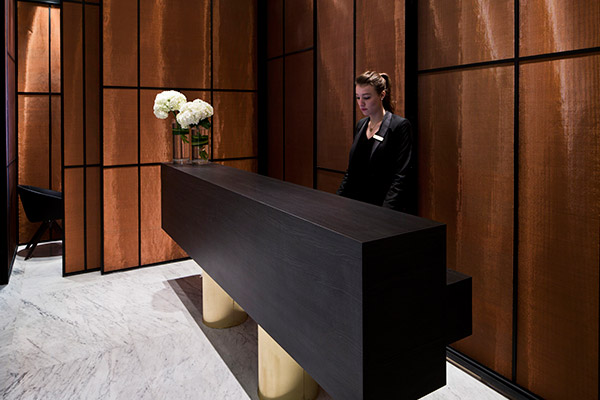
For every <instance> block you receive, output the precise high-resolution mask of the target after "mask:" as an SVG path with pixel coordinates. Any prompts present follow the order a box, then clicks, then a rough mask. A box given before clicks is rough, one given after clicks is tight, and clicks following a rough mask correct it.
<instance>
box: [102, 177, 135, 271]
mask: <svg viewBox="0 0 600 400" xmlns="http://www.w3.org/2000/svg"><path fill="white" fill-rule="evenodd" d="M138 183H139V182H138V169H137V167H125V168H109V169H105V170H104V219H103V227H104V268H103V271H105V272H108V271H115V270H119V269H123V268H129V267H136V266H138V265H140V259H139V241H138V235H139V226H138V222H139V220H138Z"/></svg>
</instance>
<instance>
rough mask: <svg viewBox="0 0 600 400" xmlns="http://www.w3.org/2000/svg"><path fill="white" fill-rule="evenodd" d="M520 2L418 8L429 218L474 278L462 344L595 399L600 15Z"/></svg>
mask: <svg viewBox="0 0 600 400" xmlns="http://www.w3.org/2000/svg"><path fill="white" fill-rule="evenodd" d="M516 4H519V7H518V9H515V3H514V2H512V1H506V2H495V1H483V2H482V1H477V2H476V1H470V0H465V1H460V2H448V1H445V0H434V1H429V2H419V3H418V5H419V8H418V30H419V34H418V41H419V45H418V66H419V81H418V84H419V86H418V105H419V124H418V130H419V151H418V157H419V209H420V214H421V215H423V216H425V217H428V218H432V219H435V220H437V221H440V222H444V223H446V224H447V225H448V267H449V268H454V269H457V270H459V271H462V272H465V273H467V274H469V275H471V276H472V277H473V335H472V336H471V337H469V338H467V339H465V340H462V341H460V342H458V343H456V344H454V345H453V347H454V348H455V349H457V350H459V351H460V352H462V353H463V354H465V355H467V356H468V357H470V358H472V359H474V360H475V361H477V362H479V363H481V364H483V365H484V366H486V367H488V368H490V369H492V370H494V371H496V372H497V373H499V374H501V375H503V376H504V377H506V378H507V379H508V380H510V381H512V382H513V383H516V384H517V385H519V386H521V387H522V388H525V389H526V390H528V391H530V392H533V393H535V394H537V395H539V396H541V397H544V398H553V399H572V398H589V399H592V398H598V341H599V336H598V327H599V315H598V312H599V308H598V305H599V295H600V290H599V285H600V282H599V271H598V270H599V263H600V259H599V250H600V237H599V231H598V226H599V225H600V223H599V215H600V192H599V190H600V189H599V188H600V143H599V137H600V123H599V122H600V114H599V110H600V76H599V74H598V71H600V55H599V54H600V48H599V47H598V46H600V36H599V35H598V26H599V25H600V5H599V3H598V2H567V1H562V0H552V1H546V2H532V1H523V0H521V1H520V2H518V3H516ZM514 21H519V24H518V26H517V27H515V26H514ZM515 39H517V41H518V42H517V43H516V45H515Z"/></svg>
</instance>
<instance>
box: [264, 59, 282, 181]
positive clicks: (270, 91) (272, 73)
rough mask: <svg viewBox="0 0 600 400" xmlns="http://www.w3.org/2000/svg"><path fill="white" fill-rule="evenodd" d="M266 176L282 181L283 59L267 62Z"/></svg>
mask: <svg viewBox="0 0 600 400" xmlns="http://www.w3.org/2000/svg"><path fill="white" fill-rule="evenodd" d="M267 76H268V77H269V79H268V80H267V110H268V112H267V146H268V148H267V162H268V175H269V176H270V177H272V178H277V179H283V151H284V150H283V59H282V58H278V59H275V60H272V61H267Z"/></svg>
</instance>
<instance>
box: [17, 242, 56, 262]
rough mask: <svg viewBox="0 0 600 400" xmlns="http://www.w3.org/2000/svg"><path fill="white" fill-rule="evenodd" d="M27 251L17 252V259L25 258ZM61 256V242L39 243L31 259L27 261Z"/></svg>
mask: <svg viewBox="0 0 600 400" xmlns="http://www.w3.org/2000/svg"><path fill="white" fill-rule="evenodd" d="M28 252H29V249H27V250H25V248H23V250H19V251H18V252H17V256H18V257H22V258H25V257H26V256H27V253H28ZM62 254H63V246H62V241H61V242H49V243H40V244H38V245H37V247H36V248H35V250H34V251H33V254H32V255H31V258H30V259H29V260H27V261H30V260H33V259H35V258H47V257H62Z"/></svg>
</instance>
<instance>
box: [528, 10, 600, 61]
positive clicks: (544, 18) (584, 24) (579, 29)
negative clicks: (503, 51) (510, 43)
mask: <svg viewBox="0 0 600 400" xmlns="http://www.w3.org/2000/svg"><path fill="white" fill-rule="evenodd" d="M519 5H520V10H519V22H520V25H519V26H520V28H519V29H520V32H521V43H520V50H519V51H520V53H521V56H529V55H534V54H543V53H554V52H558V51H568V50H576V49H582V48H586V47H596V46H600V35H599V34H598V26H600V2H598V1H568V0H547V1H531V0H529V1H520V2H519Z"/></svg>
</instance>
